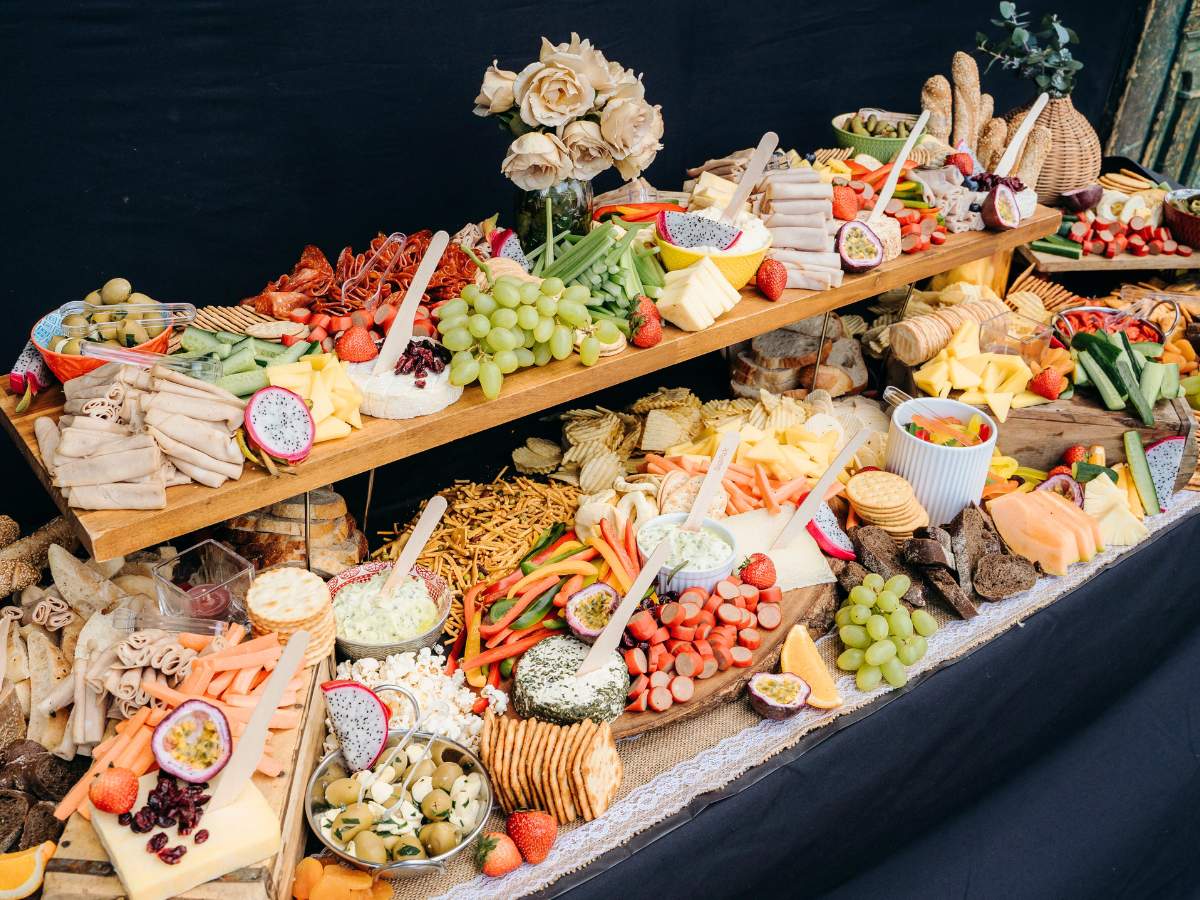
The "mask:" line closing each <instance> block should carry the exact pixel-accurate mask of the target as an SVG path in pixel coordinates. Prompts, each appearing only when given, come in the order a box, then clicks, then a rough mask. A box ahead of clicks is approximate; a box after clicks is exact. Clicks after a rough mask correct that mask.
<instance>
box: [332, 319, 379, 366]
mask: <svg viewBox="0 0 1200 900" xmlns="http://www.w3.org/2000/svg"><path fill="white" fill-rule="evenodd" d="M333 349H334V352H335V353H337V355H338V359H340V360H341V361H342V362H350V363H356V362H367V360H371V359H374V358H375V357H377V356H378V355H379V348H378V347H376V346H375V341H374V339H373V338H372V337H371V332H370V331H368V330H367V329H366V328H365V327H364V326H362V325H351V326H350V327H349V328H347V329H346V330H345V331H343V332H342V336H341V337H340V338H338V339H337V343H336V344H334V345H333Z"/></svg>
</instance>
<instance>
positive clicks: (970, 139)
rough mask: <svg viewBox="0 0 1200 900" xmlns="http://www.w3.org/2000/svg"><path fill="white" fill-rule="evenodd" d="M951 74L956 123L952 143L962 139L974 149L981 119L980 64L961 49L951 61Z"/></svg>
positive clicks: (951, 134) (956, 144) (951, 133)
mask: <svg viewBox="0 0 1200 900" xmlns="http://www.w3.org/2000/svg"><path fill="white" fill-rule="evenodd" d="M950 76H951V79H952V80H953V82H954V123H953V128H952V129H951V132H950V136H951V138H952V140H951V141H950V143H951V144H953V145H954V146H955V147H958V145H959V142H960V141H961V142H962V143H964V144H966V145H967V147H969V148H971V149H974V147H975V137H976V135H978V133H979V121H980V120H979V66H977V65H976V64H975V60H974V59H973V58H972V57H971V56H970V55H969V54H967V53H963V52H962V51H961V50H959V51H958V52H957V53H955V54H954V59H953V60H952V61H951V63H950Z"/></svg>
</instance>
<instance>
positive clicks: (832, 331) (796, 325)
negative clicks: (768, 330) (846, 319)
mask: <svg viewBox="0 0 1200 900" xmlns="http://www.w3.org/2000/svg"><path fill="white" fill-rule="evenodd" d="M823 318H825V317H824V316H823V315H820V316H809V317H808V318H807V319H801V320H800V321H799V322H793V323H792V324H791V325H784V326H783V328H782V329H781V330H782V331H794V332H796V334H807V335H808V336H809V337H815V338H819V337H820V336H821V320H822V319H823ZM845 336H846V329H845V328H843V327H842V319H841V316H839V315H838V314H837V313H830V314H829V325H828V327H826V329H825V340H827V341H836V340H837V339H838V338H844V337H845Z"/></svg>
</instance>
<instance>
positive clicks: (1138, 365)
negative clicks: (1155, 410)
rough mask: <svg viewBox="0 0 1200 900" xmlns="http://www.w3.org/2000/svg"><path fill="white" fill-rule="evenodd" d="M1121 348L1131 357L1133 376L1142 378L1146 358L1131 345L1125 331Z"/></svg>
mask: <svg viewBox="0 0 1200 900" xmlns="http://www.w3.org/2000/svg"><path fill="white" fill-rule="evenodd" d="M1121 348H1122V349H1123V350H1124V351H1125V353H1126V354H1127V355H1128V356H1129V362H1130V364H1131V365H1132V366H1133V374H1134V375H1137V376H1138V378H1141V377H1142V366H1143V365H1144V364H1145V362H1146V358H1145V357H1144V356H1142V354H1140V353H1138V352H1137V351H1136V350H1134V349H1133V344H1131V343H1129V338H1128V337H1127V336H1126V334H1125V332H1123V331H1122V332H1121ZM1156 396H1157V395H1156Z"/></svg>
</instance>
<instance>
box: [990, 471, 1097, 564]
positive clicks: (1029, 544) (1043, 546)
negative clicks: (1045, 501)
mask: <svg viewBox="0 0 1200 900" xmlns="http://www.w3.org/2000/svg"><path fill="white" fill-rule="evenodd" d="M1036 493H1039V492H1036V491H1035V492H1033V493H1029V494H1023V493H1019V492H1016V491H1014V492H1013V493H1011V494H1004V495H1003V496H1000V497H996V498H995V499H993V500H989V501H988V504H987V507H988V512H989V513H991V516H992V521H993V522H995V524H996V530H997V531H999V532H1000V537H1002V538H1004V543H1005V544H1007V545H1008V547H1009V549H1010V550H1012V551H1013V553H1016V554H1017V555H1018V556H1023V557H1025V558H1026V559H1027V560H1029V561H1030V562H1035V563H1038V564H1039V565H1040V566H1041V567H1042V568H1043V569H1044V570H1045V571H1046V572H1048V573H1049V574H1051V575H1066V574H1067V567H1068V566H1069V565H1071V563H1073V562H1077V561H1078V559H1079V548H1078V545H1077V542H1076V538H1075V535H1074V533H1073V532H1068V531H1066V530H1064V529H1063V528H1061V527H1059V525H1058V524H1057V523H1056V522H1055V521H1054V520H1053V519H1052V518H1051V517H1050V516H1048V515H1047V514H1046V507H1044V506H1043V505H1042V503H1041V501H1038V500H1035V499H1033V498H1034V496H1035V494H1036ZM1040 493H1042V494H1045V493H1046V492H1045V491H1041V492H1040Z"/></svg>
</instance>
